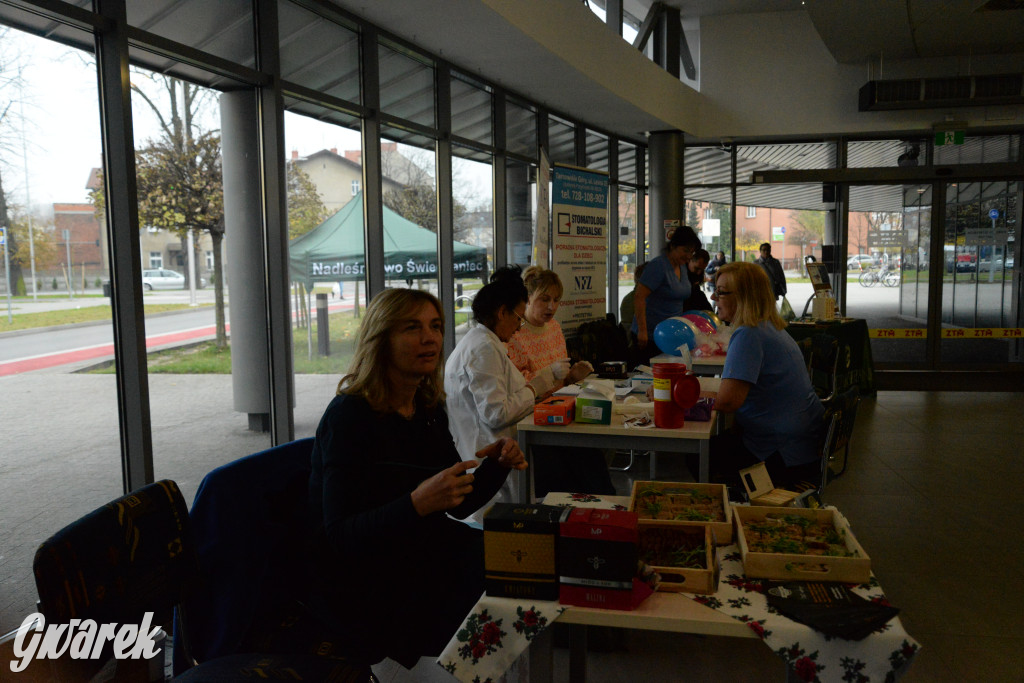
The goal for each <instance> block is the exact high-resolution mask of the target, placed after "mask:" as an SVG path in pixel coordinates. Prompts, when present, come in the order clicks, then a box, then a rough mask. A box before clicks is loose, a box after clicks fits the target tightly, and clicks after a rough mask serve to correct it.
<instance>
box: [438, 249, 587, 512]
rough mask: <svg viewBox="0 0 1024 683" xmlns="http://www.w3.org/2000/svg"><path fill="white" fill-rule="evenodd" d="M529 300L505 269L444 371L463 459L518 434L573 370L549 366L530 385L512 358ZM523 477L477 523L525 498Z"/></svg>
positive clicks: (480, 298)
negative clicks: (498, 506) (521, 495)
mask: <svg viewBox="0 0 1024 683" xmlns="http://www.w3.org/2000/svg"><path fill="white" fill-rule="evenodd" d="M528 299H529V296H528V294H527V292H526V286H525V285H524V284H523V280H522V277H521V276H520V273H519V269H518V268H517V267H514V266H513V267H505V268H499V269H498V270H496V271H495V272H494V274H493V275H492V276H491V281H490V282H489V283H488V284H486V285H484V287H483V288H482V289H481V290H480V291H479V292H477V295H476V296H475V297H474V298H473V320H472V321H470V326H469V331H468V332H466V335H465V336H464V337H463V338H462V340H461V341H460V342H459V343H458V345H456V347H455V350H454V351H452V354H451V356H449V358H448V362H447V363H446V364H445V371H444V391H445V394H446V395H447V398H446V399H445V404H446V408H447V410H448V425H449V428H450V430H451V432H452V436H453V437H454V439H455V447H456V448H457V449H458V451H459V455H460V456H461V457H462V459H463V460H470V459H473V458H474V455H475V453H476V452H477V451H478V450H480V448H482V446H486V445H487V444H490V443H493V442H494V441H495V440H496V439H499V438H501V437H503V436H515V425H516V423H517V422H519V421H520V420H522V419H523V418H524V417H526V416H527V415H529V414H530V413H531V412H533V405H534V403H535V402H536V401H537V400H538V399H539V398H546V397H547V396H549V395H550V394H551V391H552V390H553V389H554V388H555V386H556V385H560V380H562V379H563V378H564V377H565V376H566V374H568V372H569V363H568V361H559V362H556V363H552V364H551V365H549V366H547V367H545V368H543V369H542V370H541V371H540V372H538V373H537V375H536V376H534V377H533V379H531V380H530V381H529V382H528V381H527V380H526V378H524V377H523V374H522V373H521V372H519V370H518V369H517V368H516V366H515V365H514V364H513V363H512V361H511V360H509V357H508V351H507V349H506V347H505V343H506V342H507V341H508V340H509V339H511V338H512V335H513V334H515V333H516V331H517V330H518V329H519V328H520V327H521V326H522V325H523V323H524V322H525V319H524V317H523V316H524V314H525V313H526V303H527V300H528ZM516 479H517V477H509V478H508V479H506V480H505V484H504V485H503V486H502V488H501V490H499V491H498V493H497V494H496V495H495V497H494V498H492V499H491V500H490V501H489V502H488V503H487V504H486V505H484V506H483V507H482V508H481V509H480V510H479V511H478V512H477V513H475V514H474V515H472V519H474V520H475V521H477V522H482V521H483V513H484V512H486V510H487V508H489V507H490V505H491V504H492V503H495V502H497V501H499V500H500V501H504V502H510V503H511V502H516V501H518V500H519V487H518V481H516Z"/></svg>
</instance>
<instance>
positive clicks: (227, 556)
mask: <svg viewBox="0 0 1024 683" xmlns="http://www.w3.org/2000/svg"><path fill="white" fill-rule="evenodd" d="M312 447H313V439H312V438H308V439H299V440H297V441H292V442H289V443H286V444H282V445H280V446H275V447H273V448H269V449H267V450H265V451H260V452H259V453H255V454H253V455H249V456H246V457H244V458H239V459H238V460H235V461H232V462H229V463H227V464H226V465H222V466H220V467H218V468H216V469H215V470H213V471H211V472H210V473H209V474H207V475H206V477H204V478H203V481H202V482H201V483H200V485H199V489H198V491H197V492H196V497H195V500H194V501H193V503H192V511H191V513H190V518H191V523H192V533H193V536H194V538H195V545H196V552H197V554H198V558H199V564H200V567H201V568H202V582H201V583H200V585H199V586H197V589H196V590H195V591H193V592H192V594H191V595H190V597H189V598H187V599H186V600H184V601H183V603H182V605H181V609H180V614H181V617H182V619H179V621H182V620H183V627H184V628H177V629H176V632H177V633H182V635H183V636H184V638H177V637H176V638H175V671H176V672H177V671H179V670H181V669H182V668H183V667H184V666H186V665H187V663H186V662H184V661H182V660H181V655H182V654H183V651H182V650H181V648H180V647H179V644H184V645H187V647H188V652H189V655H191V657H192V658H193V659H195V660H196V661H199V662H202V661H205V660H208V659H213V658H216V657H221V656H226V655H232V654H236V653H238V652H241V651H243V650H241V649H240V648H242V646H243V641H244V640H245V638H246V637H247V636H249V635H250V634H251V632H252V628H253V627H254V625H255V623H256V621H257V620H258V619H259V618H262V617H264V616H266V615H268V613H269V611H270V610H273V609H275V608H278V607H280V606H281V605H282V604H283V603H285V602H287V601H288V599H289V597H291V596H290V592H289V590H290V589H292V588H294V587H295V586H296V585H299V584H300V583H301V581H302V577H301V575H300V573H301V571H302V570H303V569H304V567H305V564H306V563H305V562H303V561H302V555H303V552H304V543H303V542H304V538H305V520H306V499H307V495H308V494H307V489H308V485H309V471H310V454H311V453H312ZM183 640H184V641H187V642H186V643H182V641H183Z"/></svg>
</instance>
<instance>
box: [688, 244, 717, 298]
mask: <svg viewBox="0 0 1024 683" xmlns="http://www.w3.org/2000/svg"><path fill="white" fill-rule="evenodd" d="M709 258H710V254H708V252H707V250H706V249H698V250H697V251H695V252H694V253H693V258H692V259H690V262H689V263H687V264H686V272H687V273H688V274H689V277H690V296H688V297H686V302H685V303H684V304H683V311H684V312H685V311H710V310H712V308H711V302H710V301H708V298H707V297H706V296H705V295H704V288H703V284H704V273H705V272H707V271H706V269H707V266H708V259H709Z"/></svg>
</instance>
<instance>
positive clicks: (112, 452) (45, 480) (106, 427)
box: [0, 370, 341, 634]
mask: <svg viewBox="0 0 1024 683" xmlns="http://www.w3.org/2000/svg"><path fill="white" fill-rule="evenodd" d="M340 374H341V372H340V370H339V372H338V374H332V375H299V376H296V377H295V394H296V406H295V434H296V436H297V437H303V436H312V435H313V434H314V432H315V431H316V425H317V423H318V422H319V420H320V416H321V414H322V413H323V410H324V408H326V406H327V404H328V403H329V402H330V400H331V398H332V397H333V396H334V391H335V387H336V386H337V383H338V379H339V378H340ZM149 383H150V404H151V414H152V416H153V418H152V428H153V453H154V456H153V459H154V466H155V470H156V471H155V474H156V478H157V479H164V478H167V479H173V480H175V481H176V482H177V483H178V486H179V487H181V490H182V493H183V494H184V496H185V500H187V501H188V502H189V504H191V502H192V498H193V497H194V496H195V491H196V488H198V486H199V482H200V481H201V480H202V478H203V476H205V475H206V473H207V472H209V471H210V470H212V469H213V468H215V467H217V466H219V465H221V464H223V463H226V462H229V461H231V460H234V459H236V458H239V457H241V456H244V455H247V454H249V453H254V452H256V451H259V450H261V449H263V448H266V447H269V445H270V437H269V435H268V434H257V433H254V432H250V431H248V428H247V424H248V423H247V417H246V415H245V414H243V413H238V412H235V410H234V408H233V405H232V389H231V376H230V375H150V377H149ZM0 396H3V397H4V402H3V408H2V412H0V425H2V427H0V430H2V431H0V434H2V437H0V439H2V444H3V445H2V446H0V448H2V456H0V634H2V633H6V632H8V631H10V630H13V629H15V628H17V627H18V625H20V624H21V621H22V619H24V617H25V615H27V614H29V613H30V612H32V611H34V609H33V608H34V604H35V599H36V589H35V581H34V579H33V577H32V558H33V556H34V554H35V551H36V548H37V547H38V546H39V544H40V543H42V541H44V540H45V539H46V538H47V537H49V536H50V535H51V534H52V533H54V532H55V531H57V530H58V529H60V528H61V527H62V526H64V525H66V524H68V523H70V522H72V521H74V520H75V519H77V518H78V517H80V516H82V515H84V514H86V513H87V512H89V511H90V510H92V509H94V508H96V507H99V506H100V505H103V504H104V503H106V502H108V501H110V500H112V499H114V498H116V497H118V496H120V495H121V494H122V490H121V463H120V441H119V434H118V424H117V397H116V386H115V377H114V376H113V375H69V374H44V373H27V374H23V375H12V376H8V377H0Z"/></svg>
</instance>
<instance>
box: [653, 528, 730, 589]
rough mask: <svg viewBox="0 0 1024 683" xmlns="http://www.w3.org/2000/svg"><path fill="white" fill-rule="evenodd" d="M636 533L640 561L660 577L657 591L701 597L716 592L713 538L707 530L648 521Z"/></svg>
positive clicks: (716, 560) (716, 578) (716, 575)
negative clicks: (699, 595) (696, 594)
mask: <svg viewBox="0 0 1024 683" xmlns="http://www.w3.org/2000/svg"><path fill="white" fill-rule="evenodd" d="M637 531H638V540H637V547H638V551H639V553H638V554H639V557H640V561H641V562H643V563H644V564H646V565H647V566H648V568H650V569H653V570H654V571H656V572H657V573H658V575H659V576H660V580H659V583H658V588H657V590H659V591H668V592H673V593H699V594H701V595H711V594H712V593H714V592H715V591H717V590H718V574H719V571H718V558H717V555H716V546H715V536H714V534H713V533H712V532H711V529H710V528H709V527H707V526H683V525H680V524H674V523H672V522H648V523H647V524H643V525H640V526H638V527H637Z"/></svg>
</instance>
